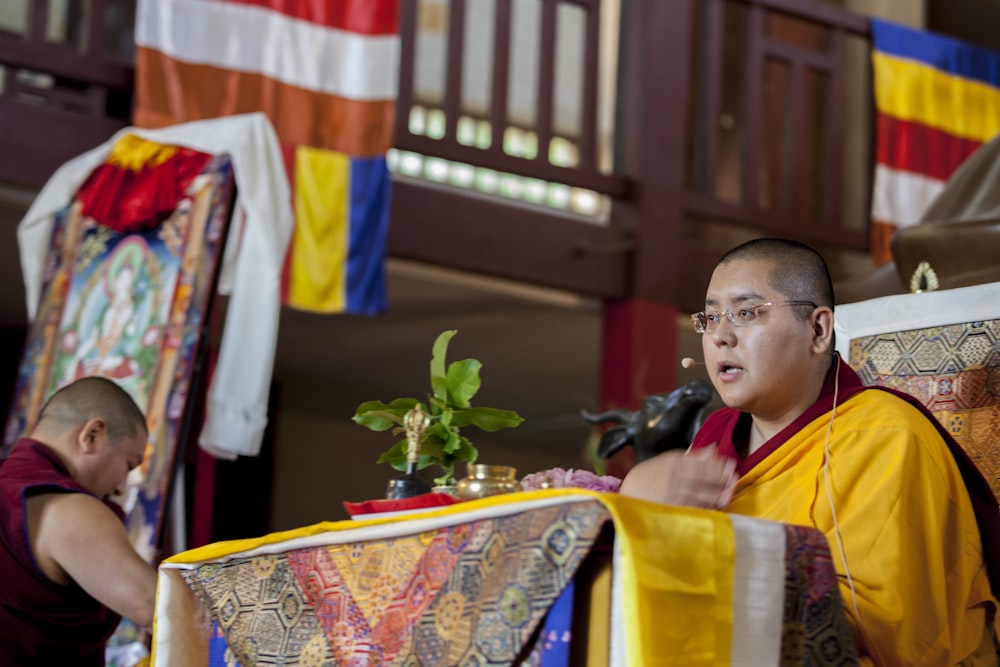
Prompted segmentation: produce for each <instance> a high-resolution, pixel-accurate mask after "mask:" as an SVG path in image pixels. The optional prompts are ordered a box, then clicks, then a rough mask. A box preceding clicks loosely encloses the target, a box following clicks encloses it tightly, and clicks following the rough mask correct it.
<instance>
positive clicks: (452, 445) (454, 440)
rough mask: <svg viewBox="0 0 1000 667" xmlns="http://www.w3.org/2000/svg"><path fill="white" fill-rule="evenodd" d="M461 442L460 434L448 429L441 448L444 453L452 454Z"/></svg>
mask: <svg viewBox="0 0 1000 667" xmlns="http://www.w3.org/2000/svg"><path fill="white" fill-rule="evenodd" d="M461 444H462V436H460V435H459V434H458V431H456V430H449V431H448V439H447V440H446V441H445V443H444V446H443V447H442V448H441V449H442V450H443V451H444V452H445V453H446V454H454V453H455V452H457V451H458V450H459V447H460V446H461Z"/></svg>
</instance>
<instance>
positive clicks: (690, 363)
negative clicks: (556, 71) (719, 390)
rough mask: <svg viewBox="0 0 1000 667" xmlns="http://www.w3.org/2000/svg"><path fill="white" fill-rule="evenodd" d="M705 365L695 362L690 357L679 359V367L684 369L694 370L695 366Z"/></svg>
mask: <svg viewBox="0 0 1000 667" xmlns="http://www.w3.org/2000/svg"><path fill="white" fill-rule="evenodd" d="M704 365H705V364H704V363H703V362H700V361H695V360H694V359H692V358H691V357H684V358H683V359H681V366H683V367H684V368H694V367H695V366H704Z"/></svg>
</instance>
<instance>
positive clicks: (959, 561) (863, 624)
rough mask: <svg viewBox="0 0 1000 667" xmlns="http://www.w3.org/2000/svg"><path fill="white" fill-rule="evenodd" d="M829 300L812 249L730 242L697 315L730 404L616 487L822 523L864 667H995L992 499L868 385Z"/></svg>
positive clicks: (901, 401) (997, 517)
mask: <svg viewBox="0 0 1000 667" xmlns="http://www.w3.org/2000/svg"><path fill="white" fill-rule="evenodd" d="M833 303H834V301H833V288H832V284H831V281H830V276H829V272H828V271H827V268H826V265H825V263H824V262H823V260H822V258H821V257H820V256H819V254H818V253H816V252H815V251H814V250H812V249H811V248H809V247H808V246H805V245H802V244H799V243H796V242H792V241H785V240H781V239H758V240H755V241H751V242H749V243H746V244H743V245H742V246H739V247H737V248H735V249H733V250H732V251H730V252H729V253H727V254H726V255H725V256H724V257H723V258H722V260H720V262H719V264H718V265H717V266H716V269H715V271H714V273H713V275H712V279H711V282H710V284H709V287H708V290H707V294H706V299H705V311H704V312H702V313H698V314H696V315H694V316H693V319H694V322H695V328H696V330H698V331H699V332H700V333H702V349H703V352H704V355H705V363H706V367H707V369H708V373H709V376H710V378H711V380H712V382H713V385H714V386H715V388H716V391H718V393H719V395H720V396H721V398H722V400H723V402H724V403H725V404H726V406H727V407H725V408H723V409H722V410H719V411H718V412H716V413H714V414H713V415H712V416H711V417H710V418H709V419H708V421H707V422H706V423H705V425H704V426H703V427H702V429H701V430H700V431H699V433H698V434H697V436H696V437H695V440H694V442H693V443H692V450H697V451H698V453H697V455H690V456H686V455H684V454H681V453H678V452H668V453H666V454H663V455H661V456H659V457H656V458H655V459H651V460H649V461H645V462H643V463H641V464H639V465H637V466H636V467H634V468H633V469H632V470H631V471H630V472H629V474H628V475H627V476H626V478H625V480H624V483H623V485H622V493H623V494H626V495H632V496H636V497H641V498H646V499H649V500H656V501H659V502H666V503H670V504H686V505H695V506H702V507H712V508H721V509H724V510H725V511H727V512H731V513H736V514H745V515H749V516H755V517H760V518H764V519H772V520H775V521H781V522H785V523H792V524H799V525H804V526H811V527H814V528H817V529H818V530H820V531H822V532H823V533H824V534H825V535H826V537H827V540H828V542H829V544H830V550H831V552H832V554H833V558H834V563H835V566H836V569H837V573H838V576H839V579H840V590H841V594H842V596H843V598H844V601H845V608H846V609H847V611H848V615H849V621H850V623H851V626H852V629H853V631H854V639H855V642H856V643H857V646H858V651H859V654H860V655H861V656H862V663H863V664H868V665H901V666H902V665H907V666H912V665H942V666H944V665H949V666H950V665H990V666H991V665H996V664H997V649H996V646H995V644H994V638H993V634H992V632H993V628H994V624H995V622H996V609H997V592H998V590H1000V577H998V576H997V572H996V570H997V569H998V567H1000V549H998V548H997V547H998V541H1000V514H998V510H997V501H996V498H994V497H993V495H992V493H991V492H990V490H989V487H988V486H987V484H986V482H985V480H984V479H983V478H982V476H981V475H980V474H979V473H978V471H976V469H975V467H974V466H973V465H972V464H971V462H970V461H969V460H968V458H967V457H966V456H965V455H964V454H963V453H962V451H961V449H960V448H959V447H958V445H957V444H956V443H955V442H954V440H952V439H951V438H950V436H948V434H947V433H946V432H945V431H944V430H943V429H942V428H941V427H940V426H939V424H938V423H937V421H936V420H934V418H933V417H932V416H931V415H930V414H929V413H927V412H926V411H925V410H923V408H922V406H920V404H919V403H918V402H917V401H916V400H915V399H911V398H910V397H907V396H905V395H903V394H898V393H896V392H891V391H886V390H880V389H876V388H866V387H864V386H862V384H861V382H860V380H859V379H858V376H857V375H856V374H855V373H854V372H853V371H852V370H851V369H850V368H849V367H848V366H847V365H846V364H844V363H843V361H841V360H840V359H839V357H837V356H836V355H835V353H833V352H832V350H833V347H834V344H833V343H834V341H833ZM835 406H836V407H835ZM733 461H735V462H736V470H735V473H732V472H731V469H732V465H733V463H732V462H733ZM987 564H989V567H990V568H993V570H994V571H993V572H990V571H989V570H988V567H987ZM991 579H992V586H991Z"/></svg>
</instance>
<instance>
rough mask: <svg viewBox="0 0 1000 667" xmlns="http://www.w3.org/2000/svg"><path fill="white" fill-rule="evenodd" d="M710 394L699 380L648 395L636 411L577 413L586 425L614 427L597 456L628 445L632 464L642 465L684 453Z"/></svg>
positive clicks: (709, 388) (582, 411) (609, 453)
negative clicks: (679, 451)
mask: <svg viewBox="0 0 1000 667" xmlns="http://www.w3.org/2000/svg"><path fill="white" fill-rule="evenodd" d="M713 396H714V394H713V392H712V388H711V386H710V385H709V384H708V383H707V382H705V381H704V380H701V379H697V378H696V379H694V380H691V381H690V382H688V383H687V384H685V385H683V386H681V387H678V388H677V389H674V390H673V391H671V392H669V393H666V394H651V395H649V396H646V398H644V399H643V401H642V407H640V408H639V409H638V410H635V411H630V410H622V409H618V410H608V411H607V412H601V413H598V414H593V413H591V412H588V411H587V410H581V411H580V415H581V416H582V417H583V418H584V420H585V421H587V422H588V423H590V424H615V426H612V427H611V428H609V429H608V430H607V431H605V432H604V433H603V434H601V440H600V443H599V444H598V445H597V455H598V456H600V457H601V458H602V459H608V458H610V457H611V456H613V455H614V454H615V453H617V452H618V451H619V450H620V449H621V448H622V447H625V446H626V445H632V448H633V449H634V450H635V460H636V462H637V463H638V462H640V461H645V460H646V459H650V458H653V457H654V456H656V455H657V454H661V453H663V452H665V451H668V450H671V449H686V448H687V447H688V446H689V445H690V444H691V440H692V439H693V438H694V434H695V432H696V431H697V430H698V429H699V428H700V427H701V424H702V422H703V421H704V420H703V417H704V415H703V413H704V411H705V408H706V407H707V406H708V404H709V403H711V402H712V398H713Z"/></svg>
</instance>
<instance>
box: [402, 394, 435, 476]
mask: <svg viewBox="0 0 1000 667" xmlns="http://www.w3.org/2000/svg"><path fill="white" fill-rule="evenodd" d="M430 424H431V417H430V415H428V414H427V413H426V412H424V409H423V408H421V407H420V404H419V403H417V404H416V405H415V406H413V408H411V409H410V411H409V412H407V413H406V414H405V415H403V428H404V429H406V462H407V463H416V462H417V461H419V460H420V443H421V442H423V441H424V431H426V430H427V427H428V426H430Z"/></svg>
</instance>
